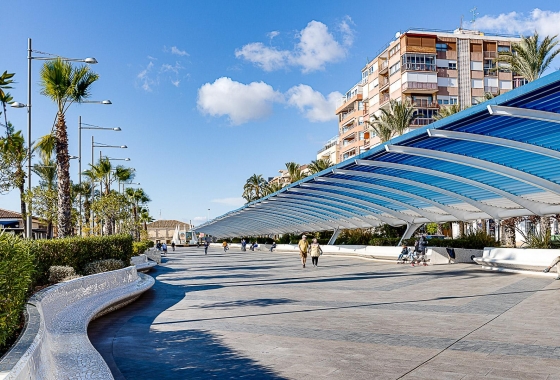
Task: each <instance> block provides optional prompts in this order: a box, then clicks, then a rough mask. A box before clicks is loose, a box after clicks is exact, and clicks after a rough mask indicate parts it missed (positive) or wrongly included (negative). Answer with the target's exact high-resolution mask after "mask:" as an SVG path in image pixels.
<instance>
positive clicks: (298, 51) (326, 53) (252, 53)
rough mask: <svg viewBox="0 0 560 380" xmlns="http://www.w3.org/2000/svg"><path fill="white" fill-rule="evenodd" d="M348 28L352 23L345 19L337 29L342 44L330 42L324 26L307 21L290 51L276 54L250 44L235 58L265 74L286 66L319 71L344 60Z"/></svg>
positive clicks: (349, 37) (349, 34) (272, 34)
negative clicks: (255, 66)
mask: <svg viewBox="0 0 560 380" xmlns="http://www.w3.org/2000/svg"><path fill="white" fill-rule="evenodd" d="M351 24H352V19H351V18H350V17H348V16H346V17H345V18H344V20H343V21H342V22H341V23H340V24H339V25H338V30H339V31H340V32H341V34H342V41H343V42H342V44H341V43H339V42H338V41H337V40H336V39H335V38H334V36H333V35H332V33H330V32H329V29H328V27H327V26H326V25H325V24H323V23H322V22H319V21H311V22H309V23H308V24H307V26H306V27H305V28H304V29H303V30H301V31H300V32H299V33H297V34H296V39H298V40H299V42H298V43H297V44H296V46H295V48H294V49H293V50H279V49H277V48H275V47H268V46H265V45H264V44H263V43H261V42H253V43H249V44H247V45H245V46H243V47H242V48H241V49H237V50H236V51H235V56H236V57H237V58H243V59H245V60H247V61H249V62H253V63H254V64H256V65H257V66H259V67H261V68H262V69H263V70H265V71H272V70H277V69H281V68H284V67H287V66H299V67H300V68H301V71H302V72H304V73H308V72H311V71H316V70H323V69H324V68H325V65H326V64H327V63H332V62H338V61H340V60H342V59H344V58H345V57H346V52H347V49H348V48H349V47H350V46H351V45H352V43H353V38H354V37H353V31H352V28H351V26H350V25H351ZM278 34H279V32H277V31H273V32H270V33H269V34H268V36H269V38H270V39H271V40H272V39H273V38H274V37H276V36H277V35H278Z"/></svg>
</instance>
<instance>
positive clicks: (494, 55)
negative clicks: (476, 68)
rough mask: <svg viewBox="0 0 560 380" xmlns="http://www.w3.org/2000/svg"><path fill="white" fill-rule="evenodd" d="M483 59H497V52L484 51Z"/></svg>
mask: <svg viewBox="0 0 560 380" xmlns="http://www.w3.org/2000/svg"><path fill="white" fill-rule="evenodd" d="M484 58H488V59H494V58H498V52H495V51H485V52H484Z"/></svg>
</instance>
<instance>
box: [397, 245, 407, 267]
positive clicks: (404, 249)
mask: <svg viewBox="0 0 560 380" xmlns="http://www.w3.org/2000/svg"><path fill="white" fill-rule="evenodd" d="M408 255H409V252H408V247H407V246H406V244H403V245H402V251H401V254H400V255H399V258H398V259H397V264H401V263H402V264H404V262H405V261H406V260H407V259H408Z"/></svg>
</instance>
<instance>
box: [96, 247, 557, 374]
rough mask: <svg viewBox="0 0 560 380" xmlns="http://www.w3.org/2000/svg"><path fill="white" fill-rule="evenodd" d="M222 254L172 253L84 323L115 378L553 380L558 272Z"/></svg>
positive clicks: (334, 258) (191, 249)
mask: <svg viewBox="0 0 560 380" xmlns="http://www.w3.org/2000/svg"><path fill="white" fill-rule="evenodd" d="M229 252H230V253H227V254H224V253H223V252H220V251H218V250H217V249H216V250H212V249H211V250H210V252H209V254H208V255H207V256H205V255H204V251H203V249H202V248H198V249H197V248H185V249H180V250H178V251H177V252H175V253H171V252H170V253H169V257H168V260H167V261H166V262H165V263H164V264H163V266H161V267H159V268H158V269H157V270H155V271H154V272H152V275H153V276H154V277H156V280H157V281H156V285H155V286H154V288H153V289H152V290H150V291H148V292H147V293H145V294H144V295H143V296H142V297H141V298H140V299H139V300H138V301H136V302H134V303H133V304H131V305H129V306H127V307H125V308H123V309H121V310H118V311H116V312H114V313H111V314H109V315H107V316H105V317H102V318H100V319H98V320H96V321H94V322H92V324H91V325H90V329H89V334H90V338H91V340H92V342H93V344H94V345H95V347H96V348H97V349H98V350H99V351H100V352H101V354H102V355H103V357H104V358H105V360H106V361H107V362H108V363H109V366H110V367H111V370H112V371H113V374H114V375H115V378H116V379H158V380H164V379H238V378H244V379H265V380H266V379H400V378H403V379H409V380H410V379H446V380H447V379H463V380H468V379H480V378H485V379H486V378H488V379H550V380H552V379H560V347H558V346H559V340H558V336H560V303H559V301H560V292H559V290H558V289H559V288H560V281H557V282H555V281H552V280H550V279H544V278H537V277H526V276H522V275H512V274H496V273H488V272H483V271H481V270H480V269H478V268H477V267H476V266H474V265H468V264H456V265H450V266H435V267H414V268H413V267H410V266H401V265H396V264H387V263H379V262H373V261H370V260H364V259H358V258H341V257H329V256H323V257H321V259H320V265H321V266H320V267H319V268H316V269H315V268H313V267H308V268H306V269H302V268H301V265H300V264H299V262H298V260H299V259H298V257H297V256H294V255H293V254H286V253H275V254H270V253H260V252H259V253H250V252H247V253H240V252H236V251H233V250H230V251H229Z"/></svg>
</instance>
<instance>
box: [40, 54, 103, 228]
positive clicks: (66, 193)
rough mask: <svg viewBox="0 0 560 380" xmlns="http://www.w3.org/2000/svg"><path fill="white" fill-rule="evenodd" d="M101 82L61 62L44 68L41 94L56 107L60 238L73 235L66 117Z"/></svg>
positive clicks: (59, 60) (50, 62)
mask: <svg viewBox="0 0 560 380" xmlns="http://www.w3.org/2000/svg"><path fill="white" fill-rule="evenodd" d="M98 78H99V76H98V75H97V74H95V73H94V72H92V71H90V69H89V68H88V67H87V66H85V65H84V66H80V67H73V66H72V64H71V63H70V62H67V61H63V60H62V59H60V58H58V59H56V60H53V61H47V62H45V63H44V65H43V67H42V68H41V79H40V83H41V87H42V90H41V94H43V95H45V96H47V97H49V98H50V99H51V100H52V101H54V102H55V103H56V105H57V114H56V124H55V135H54V137H55V140H56V170H57V177H58V218H57V219H58V237H61V238H63V237H66V236H69V235H71V234H72V230H73V228H72V227H73V226H72V203H71V198H70V156H69V154H68V132H67V128H66V120H65V113H66V111H67V110H68V108H69V107H70V105H72V103H81V102H82V101H83V100H85V99H87V98H88V97H89V96H90V87H91V85H92V84H93V83H94V82H95V81H96V80H97V79H98Z"/></svg>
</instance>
